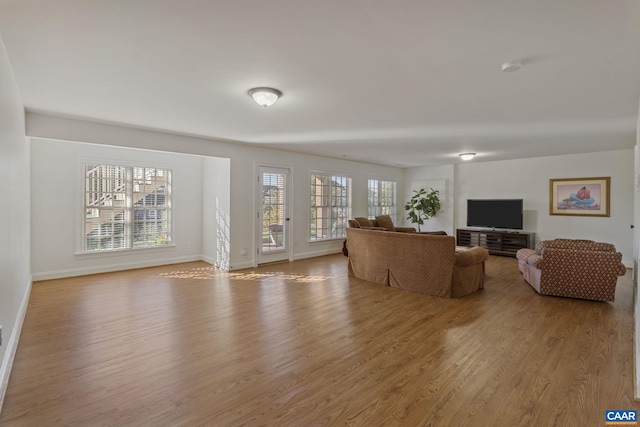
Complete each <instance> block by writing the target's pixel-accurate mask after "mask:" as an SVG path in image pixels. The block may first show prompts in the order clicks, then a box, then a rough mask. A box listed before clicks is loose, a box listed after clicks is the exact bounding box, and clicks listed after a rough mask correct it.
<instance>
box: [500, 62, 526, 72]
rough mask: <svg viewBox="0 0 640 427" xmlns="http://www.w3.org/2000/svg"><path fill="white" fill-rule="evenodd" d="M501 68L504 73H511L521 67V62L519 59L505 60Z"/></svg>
mask: <svg viewBox="0 0 640 427" xmlns="http://www.w3.org/2000/svg"><path fill="white" fill-rule="evenodd" d="M501 68H502V71H503V72H505V73H513V72H514V71H518V70H519V69H520V68H522V62H521V61H509V62H505V63H504V64H502V66H501Z"/></svg>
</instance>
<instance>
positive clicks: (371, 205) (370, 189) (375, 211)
mask: <svg viewBox="0 0 640 427" xmlns="http://www.w3.org/2000/svg"><path fill="white" fill-rule="evenodd" d="M383 187H385V188H383ZM389 187H391V196H390V197H389V196H388V195H387V194H384V195H382V194H383V193H387V192H388V191H389ZM397 187H398V184H397V183H396V182H395V181H390V180H386V179H378V178H369V179H368V180H367V215H368V217H369V219H374V218H375V217H377V216H379V215H389V216H390V217H391V219H392V220H393V223H394V224H395V223H396V216H397V208H398V207H397V197H398V192H397V190H396V189H397ZM389 201H390V202H391V203H389Z"/></svg>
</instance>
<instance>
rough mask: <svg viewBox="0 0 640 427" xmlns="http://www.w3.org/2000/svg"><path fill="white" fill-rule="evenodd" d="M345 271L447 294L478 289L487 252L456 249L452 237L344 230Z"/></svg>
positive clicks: (376, 279)
mask: <svg viewBox="0 0 640 427" xmlns="http://www.w3.org/2000/svg"><path fill="white" fill-rule="evenodd" d="M347 245H348V247H349V275H350V276H353V277H357V278H359V279H363V280H367V281H369V282H374V283H378V284H380V285H387V286H392V287H394V288H400V289H405V290H407V291H413V292H421V293H424V294H428V295H434V296H439V297H445V298H451V297H460V296H464V295H468V294H470V293H472V292H475V291H477V290H478V289H482V288H483V287H484V262H485V261H486V260H487V259H489V252H488V251H487V250H486V249H484V248H480V247H474V248H471V249H468V250H466V251H462V252H456V242H455V238H454V237H453V236H446V235H432V234H421V233H394V232H388V231H381V230H368V229H362V228H348V229H347Z"/></svg>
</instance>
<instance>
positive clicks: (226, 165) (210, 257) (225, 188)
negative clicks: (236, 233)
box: [202, 157, 231, 270]
mask: <svg viewBox="0 0 640 427" xmlns="http://www.w3.org/2000/svg"><path fill="white" fill-rule="evenodd" d="M230 176H231V162H230V161H229V159H221V158H218V157H203V174H202V259H204V260H205V261H207V262H208V263H210V264H213V265H215V266H216V267H220V268H222V269H224V270H228V269H229V261H230V260H229V256H230V252H229V250H230V248H229V238H230V230H229V221H230V214H229V212H230V210H231V194H230V192H229V189H230V188H231V182H230Z"/></svg>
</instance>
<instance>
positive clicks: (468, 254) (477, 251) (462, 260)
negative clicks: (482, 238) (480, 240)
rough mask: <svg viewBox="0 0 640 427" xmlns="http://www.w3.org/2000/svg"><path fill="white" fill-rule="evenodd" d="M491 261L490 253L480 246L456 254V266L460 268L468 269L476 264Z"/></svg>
mask: <svg viewBox="0 0 640 427" xmlns="http://www.w3.org/2000/svg"><path fill="white" fill-rule="evenodd" d="M488 259H489V251H488V250H486V249H485V248H481V247H480V246H474V247H473V248H471V249H469V250H466V251H463V252H456V255H455V261H454V265H456V266H458V267H467V266H470V265H474V264H479V263H481V262H484V261H486V260H488Z"/></svg>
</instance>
